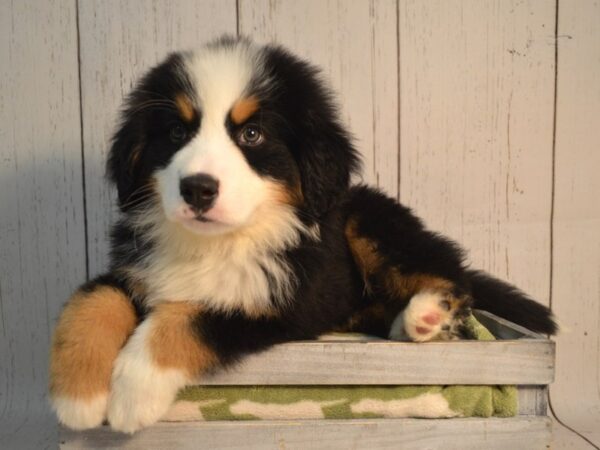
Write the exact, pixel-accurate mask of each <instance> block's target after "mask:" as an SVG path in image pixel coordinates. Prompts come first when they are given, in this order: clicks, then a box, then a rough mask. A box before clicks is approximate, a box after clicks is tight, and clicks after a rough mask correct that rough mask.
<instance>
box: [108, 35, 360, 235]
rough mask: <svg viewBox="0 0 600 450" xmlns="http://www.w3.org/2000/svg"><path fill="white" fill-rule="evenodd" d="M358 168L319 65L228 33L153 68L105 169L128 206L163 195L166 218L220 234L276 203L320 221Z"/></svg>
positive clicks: (131, 100)
mask: <svg viewBox="0 0 600 450" xmlns="http://www.w3.org/2000/svg"><path fill="white" fill-rule="evenodd" d="M356 166H357V158H356V156H355V151H354V149H353V148H352V146H351V143H350V142H349V139H348V136H347V134H346V133H345V131H344V130H343V128H342V127H341V126H340V125H339V123H338V121H337V118H336V114H335V110H334V108H333V106H332V104H331V100H330V97H329V94H328V92H327V91H326V90H325V89H324V88H323V87H322V86H321V84H320V82H319V81H318V80H317V79H316V72H315V70H314V69H313V68H312V67H311V66H309V65H308V64H306V63H304V62H302V61H300V60H298V59H297V58H295V57H293V56H291V55H290V54H288V53H287V52H285V51H284V50H281V49H279V48H274V47H258V46H255V45H253V44H251V43H250V42H248V41H245V40H233V39H228V40H227V39H226V40H221V41H219V42H216V43H214V44H211V45H209V46H206V47H204V48H202V49H201V50H200V51H198V52H190V53H181V54H174V55H171V56H170V57H169V58H168V59H167V60H166V61H165V62H163V63H162V64H160V65H159V66H158V67H156V68H154V69H153V70H151V71H150V72H149V73H148V74H147V75H146V77H145V78H144V79H143V80H142V81H141V82H140V84H139V85H138V87H137V88H136V89H135V90H134V92H133V93H132V94H131V96H130V97H129V100H128V104H127V107H126V109H125V111H124V113H123V117H122V124H121V127H120V129H119V130H118V132H117V133H116V135H115V138H114V143H113V147H112V149H111V154H110V157H109V164H108V171H109V175H110V177H111V179H112V180H113V181H114V182H115V183H116V184H117V187H118V191H119V201H120V206H121V209H122V210H123V211H128V210H131V209H135V208H140V207H143V206H147V205H148V204H149V203H152V202H154V203H153V205H154V207H157V205H160V208H161V210H162V212H163V213H164V218H165V220H168V221H171V222H175V223H177V224H180V225H182V226H183V227H185V228H187V229H189V230H192V231H194V232H196V233H199V234H221V233H229V232H232V231H235V230H239V229H243V228H244V227H246V226H249V225H251V224H252V223H254V222H256V221H260V220H263V217H264V214H273V213H274V211H277V210H278V209H288V210H289V209H290V208H292V209H293V210H294V211H297V212H299V213H300V216H301V217H302V218H303V219H304V220H305V221H308V222H310V221H312V220H313V219H314V218H317V217H319V216H320V215H322V214H323V213H324V212H325V211H326V210H327V209H328V208H329V206H331V205H332V204H333V202H335V200H336V199H337V198H338V197H339V194H340V193H341V192H343V191H344V190H345V189H346V187H347V185H348V181H349V175H350V172H351V171H352V170H354V169H355V168H356ZM302 213H304V214H302Z"/></svg>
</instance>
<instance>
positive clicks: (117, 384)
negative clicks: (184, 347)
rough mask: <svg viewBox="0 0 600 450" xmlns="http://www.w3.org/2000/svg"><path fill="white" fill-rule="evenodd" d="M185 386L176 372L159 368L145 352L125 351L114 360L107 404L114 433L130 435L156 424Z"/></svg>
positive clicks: (183, 379)
mask: <svg viewBox="0 0 600 450" xmlns="http://www.w3.org/2000/svg"><path fill="white" fill-rule="evenodd" d="M184 384H185V377H184V374H183V373H182V372H181V371H180V370H178V369H163V368H161V367H158V366H157V365H156V364H155V363H154V362H153V361H152V360H151V359H150V358H149V357H148V356H147V354H146V352H144V351H140V352H139V353H134V352H130V351H127V349H125V350H124V351H123V352H122V354H121V355H119V357H118V358H117V361H116V364H115V369H114V371H113V376H112V388H111V394H110V398H109V401H108V421H109V423H110V426H111V428H112V429H113V430H116V431H122V432H124V433H133V432H135V431H137V430H139V429H141V428H144V427H147V426H149V425H152V424H153V423H155V422H156V421H158V420H159V419H160V418H161V417H162V416H163V415H164V414H165V413H166V412H167V410H168V409H169V407H170V406H171V404H172V403H173V400H174V399H175V396H176V394H177V391H178V390H179V388H180V387H181V386H183V385H184Z"/></svg>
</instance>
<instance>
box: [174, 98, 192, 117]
mask: <svg viewBox="0 0 600 450" xmlns="http://www.w3.org/2000/svg"><path fill="white" fill-rule="evenodd" d="M175 104H176V105H177V109H178V110H179V114H180V115H181V117H182V118H183V120H185V121H186V122H191V121H192V120H194V116H195V114H196V113H195V111H194V106H193V105H192V101H191V100H190V98H189V97H188V96H187V95H185V94H177V96H176V97H175Z"/></svg>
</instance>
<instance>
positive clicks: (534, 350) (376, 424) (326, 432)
mask: <svg viewBox="0 0 600 450" xmlns="http://www.w3.org/2000/svg"><path fill="white" fill-rule="evenodd" d="M476 315H477V317H478V319H479V320H480V322H482V323H483V324H484V325H485V326H486V327H487V328H488V329H489V330H490V331H492V332H493V333H494V335H496V337H498V338H499V340H497V341H456V342H431V343H424V344H414V343H403V342H390V341H383V340H366V341H361V342H357V341H346V340H328V341H311V342H294V343H289V344H283V345H279V346H276V347H274V348H272V349H270V350H268V351H266V352H263V353H260V354H256V355H253V356H250V357H248V358H246V359H245V360H244V361H243V362H242V363H241V364H240V365H238V366H236V367H235V368H232V369H230V370H229V371H227V372H222V373H219V374H216V375H214V376H211V377H210V378H204V379H203V380H202V383H203V384H212V385H269V384H272V385H401V384H442V385H450V384H473V385H494V384H516V385H518V391H519V415H518V416H516V417H512V418H461V419H353V420H296V421H287V420H281V421H275V420H273V421H240V422H227V421H222V422H183V423H166V422H162V423H159V424H157V425H155V426H153V427H151V428H148V429H145V430H142V431H141V432H138V433H137V434H135V435H134V436H126V435H123V434H120V433H114V432H112V431H111V430H110V429H109V428H108V427H101V428H98V429H95V430H90V431H86V432H74V431H70V430H67V429H61V432H60V448H61V449H74V448H132V449H151V448H156V449H171V448H177V449H192V448H193V449H197V448H209V449H225V448H228V449H234V448H255V449H265V448H274V449H296V448H297V449H325V448H326V449H350V448H357V449H358V448H368V449H375V448H377V449H380V448H381V449H383V448H400V447H401V448H403V449H413V448H414V449H419V450H421V449H428V448H432V449H435V448H443V449H454V448H456V449H459V448H460V449H505V448H508V449H511V450H516V449H527V450H530V449H538V448H539V449H541V448H548V447H549V445H550V440H551V422H550V419H549V418H548V417H547V396H546V390H547V385H548V384H549V383H551V382H552V381H553V377H554V343H553V342H552V341H550V340H548V339H546V338H545V337H544V336H541V335H537V334H534V333H532V332H530V331H528V330H526V329H524V328H522V327H519V326H517V325H515V324H513V323H510V322H507V321H505V320H503V319H500V318H499V317H496V316H494V315H492V314H489V313H486V312H480V311H478V312H476Z"/></svg>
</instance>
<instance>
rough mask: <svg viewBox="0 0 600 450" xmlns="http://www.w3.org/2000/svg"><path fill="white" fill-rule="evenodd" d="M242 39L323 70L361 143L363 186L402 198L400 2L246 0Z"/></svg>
mask: <svg viewBox="0 0 600 450" xmlns="http://www.w3.org/2000/svg"><path fill="white" fill-rule="evenodd" d="M239 21H240V32H241V33H242V34H245V35H248V36H251V37H252V38H254V39H257V40H260V41H262V42H277V43H279V44H282V45H284V46H286V47H288V48H289V49H291V50H292V51H294V52H295V53H297V54H298V55H300V56H302V57H304V58H306V59H308V60H309V61H311V62H313V63H314V64H317V65H318V66H320V67H321V68H322V69H323V75H324V78H325V80H326V81H327V82H328V84H329V85H332V86H333V88H334V89H335V91H336V93H337V94H338V99H339V102H340V105H341V113H342V118H343V121H344V123H345V124H348V125H349V127H350V129H351V131H352V132H353V133H354V135H355V136H356V138H357V142H356V143H357V147H358V149H359V150H360V152H361V154H362V156H363V161H364V171H363V179H364V181H365V182H368V183H370V184H373V185H378V186H380V187H381V188H382V189H383V190H385V191H386V192H387V193H388V194H390V195H391V196H393V197H396V196H397V192H398V152H397V149H398V105H397V98H398V97H397V96H398V71H397V27H396V25H397V22H396V2H395V1H394V0H380V1H375V0H359V1H352V2H349V1H345V0H326V1H323V0H308V1H306V0H304V1H297V2H290V1H284V0H258V1H256V0H241V1H240V17H239Z"/></svg>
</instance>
